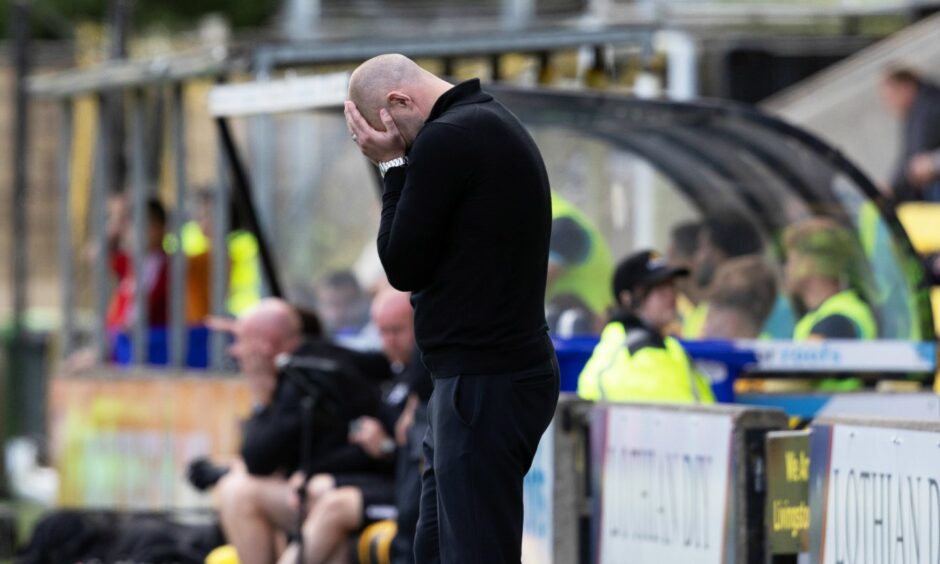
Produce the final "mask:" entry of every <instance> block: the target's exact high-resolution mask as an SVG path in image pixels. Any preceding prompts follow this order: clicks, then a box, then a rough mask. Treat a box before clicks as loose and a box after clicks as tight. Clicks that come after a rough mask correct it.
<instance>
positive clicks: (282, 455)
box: [241, 381, 301, 476]
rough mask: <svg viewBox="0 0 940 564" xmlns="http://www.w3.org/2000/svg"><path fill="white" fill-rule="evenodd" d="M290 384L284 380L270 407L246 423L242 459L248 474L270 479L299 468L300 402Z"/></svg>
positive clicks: (258, 412)
mask: <svg viewBox="0 0 940 564" xmlns="http://www.w3.org/2000/svg"><path fill="white" fill-rule="evenodd" d="M292 392H293V390H292V389H291V386H290V384H289V383H287V382H284V381H281V383H280V384H279V385H278V390H277V392H276V393H275V401H274V402H272V404H271V405H269V406H267V407H265V408H263V409H260V410H258V411H256V412H255V413H254V414H253V415H252V416H251V417H250V418H249V419H248V421H246V422H245V426H244V438H243V442H242V451H241V454H242V459H243V460H244V461H245V466H246V467H247V469H248V473H249V474H253V475H256V476H267V475H270V474H273V473H275V472H277V471H279V470H285V471H287V470H291V469H293V468H294V467H296V464H297V458H298V455H297V453H298V452H299V451H300V425H301V413H300V402H299V399H298V397H297V395H296V394H294V393H292Z"/></svg>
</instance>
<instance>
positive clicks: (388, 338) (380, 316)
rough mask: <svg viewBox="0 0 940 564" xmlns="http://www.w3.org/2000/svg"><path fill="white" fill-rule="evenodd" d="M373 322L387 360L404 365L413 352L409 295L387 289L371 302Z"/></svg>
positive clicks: (413, 342)
mask: <svg viewBox="0 0 940 564" xmlns="http://www.w3.org/2000/svg"><path fill="white" fill-rule="evenodd" d="M372 322H373V323H375V326H376V328H378V330H379V335H380V336H381V338H382V351H383V352H384V353H385V356H387V357H388V359H389V361H391V362H393V363H399V364H407V363H408V362H409V361H410V360H411V356H412V353H413V352H414V347H415V339H414V311H413V310H412V309H411V295H410V294H407V293H405V292H399V291H398V290H395V289H393V288H388V289H386V290H382V291H381V292H379V293H378V294H377V295H376V296H375V299H374V300H373V301H372Z"/></svg>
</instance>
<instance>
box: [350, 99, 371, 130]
mask: <svg viewBox="0 0 940 564" xmlns="http://www.w3.org/2000/svg"><path fill="white" fill-rule="evenodd" d="M349 117H350V119H351V120H352V126H353V128H354V129H355V130H354V131H353V133H355V134H356V135H359V136H360V137H362V136H363V135H368V134H370V133H374V132H375V129H373V128H372V126H371V125H369V122H367V121H366V118H364V117H362V114H361V113H359V108H357V107H356V105H355V104H353V105H352V106H350V108H349Z"/></svg>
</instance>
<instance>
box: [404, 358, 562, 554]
mask: <svg viewBox="0 0 940 564" xmlns="http://www.w3.org/2000/svg"><path fill="white" fill-rule="evenodd" d="M558 385H559V375H558V364H557V361H556V360H555V357H554V355H552V358H551V361H550V362H548V361H547V362H546V363H545V365H544V366H539V367H535V368H532V369H529V370H525V371H520V372H516V373H512V374H499V375H483V376H455V377H452V378H435V381H434V393H433V394H432V396H431V401H430V404H429V406H428V421H429V423H430V425H429V428H428V432H427V435H426V436H425V439H424V453H425V459H426V460H425V470H424V475H423V477H422V489H421V514H420V517H419V519H418V530H417V534H416V536H415V561H416V563H417V564H431V563H438V562H442V563H447V564H457V563H460V564H464V563H465V564H484V563H485V564H501V563H506V564H508V563H512V564H519V562H520V560H521V558H522V479H523V478H524V477H525V474H526V472H528V471H529V467H530V466H531V465H532V458H533V457H534V456H535V449H536V448H537V447H538V444H539V440H540V439H541V437H542V433H544V432H545V429H546V428H547V427H548V424H549V423H550V422H551V420H552V416H553V415H554V414H555V407H556V405H557V404H558Z"/></svg>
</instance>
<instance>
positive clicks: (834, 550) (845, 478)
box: [813, 425, 940, 564]
mask: <svg viewBox="0 0 940 564" xmlns="http://www.w3.org/2000/svg"><path fill="white" fill-rule="evenodd" d="M825 430H826V428H825V427H824V428H821V430H817V429H814V430H813V432H814V433H817V432H825ZM830 445H831V450H830V453H831V454H830V458H829V464H828V469H827V472H826V475H827V476H828V487H827V488H826V490H825V492H826V493H825V500H826V502H825V508H824V513H823V515H822V529H823V531H824V534H823V537H822V544H821V546H820V549H819V552H820V553H821V555H822V556H821V558H817V560H816V561H817V562H822V563H823V564H862V563H866V564H901V563H903V564H927V563H930V564H935V563H937V562H940V432H924V431H908V430H897V429H885V428H875V427H855V426H848V425H835V426H834V427H832V436H831V443H830Z"/></svg>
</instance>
